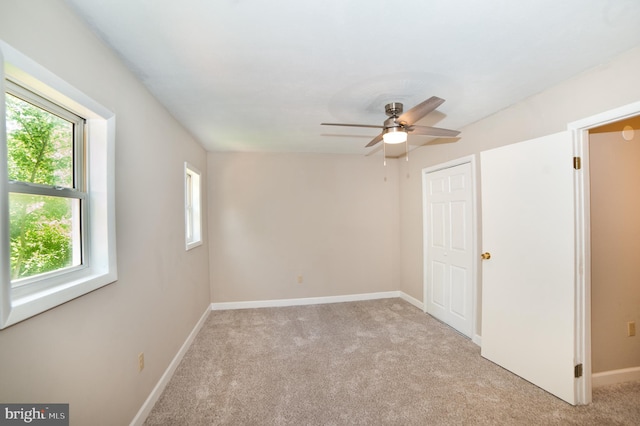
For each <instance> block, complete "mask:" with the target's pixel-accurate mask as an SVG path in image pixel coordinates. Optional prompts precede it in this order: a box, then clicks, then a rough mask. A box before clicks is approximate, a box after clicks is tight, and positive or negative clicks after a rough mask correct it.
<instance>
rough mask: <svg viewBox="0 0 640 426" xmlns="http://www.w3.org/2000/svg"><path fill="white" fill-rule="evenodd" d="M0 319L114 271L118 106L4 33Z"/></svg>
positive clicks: (36, 309) (43, 305)
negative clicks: (99, 99) (90, 93)
mask: <svg viewBox="0 0 640 426" xmlns="http://www.w3.org/2000/svg"><path fill="white" fill-rule="evenodd" d="M0 61H1V66H0V88H1V89H2V90H0V98H1V99H0V116H2V117H3V118H4V119H3V120H1V121H0V328H4V327H7V326H9V325H12V324H15V323H16V322H19V321H22V320H24V319H27V318H29V317H31V316H34V315H36V314H39V313H41V312H44V311H46V310H48V309H51V308H53V307H55V306H58V305H60V304H62V303H65V302H67V301H69V300H71V299H74V298H76V297H79V296H82V295H83V294H86V293H88V292H90V291H93V290H96V289H97V288H99V287H102V286H104V285H106V284H109V283H112V282H114V281H115V280H116V279H117V268H116V251H115V248H116V246H115V204H114V197H115V193H114V186H115V185H114V184H115V180H114V146H115V117H114V115H113V113H111V112H110V111H108V110H107V109H105V108H104V107H102V106H101V105H99V104H98V103H96V102H95V101H93V100H92V99H90V98H89V97H87V96H86V95H84V94H83V93H81V92H80V91H79V90H77V89H76V88H74V87H72V86H70V85H69V84H68V83H66V82H64V81H63V80H61V79H60V78H59V77H57V76H55V75H54V74H52V73H51V72H50V71H48V70H46V69H45V68H43V67H42V66H40V65H38V64H37V63H35V62H33V61H32V60H31V59H29V58H27V57H26V56H24V55H23V54H21V53H20V52H18V51H17V50H15V49H13V48H12V47H11V46H9V45H7V44H6V43H4V42H2V41H0Z"/></svg>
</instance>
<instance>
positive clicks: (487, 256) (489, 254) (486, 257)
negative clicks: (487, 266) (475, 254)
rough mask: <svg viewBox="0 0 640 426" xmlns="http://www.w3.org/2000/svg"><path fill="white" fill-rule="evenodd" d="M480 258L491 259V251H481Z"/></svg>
mask: <svg viewBox="0 0 640 426" xmlns="http://www.w3.org/2000/svg"><path fill="white" fill-rule="evenodd" d="M480 258H481V259H482V260H489V259H491V253H489V252H486V253H482V254H481V255H480Z"/></svg>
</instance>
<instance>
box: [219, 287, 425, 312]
mask: <svg viewBox="0 0 640 426" xmlns="http://www.w3.org/2000/svg"><path fill="white" fill-rule="evenodd" d="M394 297H401V298H403V299H404V300H406V301H407V302H409V303H411V304H414V302H412V301H411V300H409V299H407V298H410V299H413V300H414V301H415V302H417V303H419V304H421V302H419V301H418V300H417V299H414V298H413V297H411V296H408V295H406V294H404V293H403V292H401V291H384V292H379V293H363V294H348V295H344V296H327V297H303V298H298V299H276V300H256V301H248V302H222V303H212V304H211V310H212V311H223V310H228V309H253V308H279V307H283V306H304V305H321V304H326V303H341V302H359V301H363V300H375V299H391V298H394ZM405 297H406V298H405Z"/></svg>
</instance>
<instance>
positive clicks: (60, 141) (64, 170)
mask: <svg viewBox="0 0 640 426" xmlns="http://www.w3.org/2000/svg"><path fill="white" fill-rule="evenodd" d="M6 106H7V153H8V166H9V167H8V168H9V179H11V180H16V181H22V182H30V183H38V184H43V185H52V186H63V187H67V188H73V123H71V122H69V121H67V120H64V119H62V118H60V117H58V116H57V115H54V114H52V113H50V112H48V111H45V110H44V109H42V108H40V107H37V106H35V105H32V104H30V103H28V102H25V101H23V100H22V99H19V98H17V97H15V96H13V95H11V94H9V93H7V96H6Z"/></svg>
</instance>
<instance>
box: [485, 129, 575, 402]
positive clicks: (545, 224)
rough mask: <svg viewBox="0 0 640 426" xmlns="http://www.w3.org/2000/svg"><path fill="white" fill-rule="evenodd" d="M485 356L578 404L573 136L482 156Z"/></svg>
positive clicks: (560, 135)
mask: <svg viewBox="0 0 640 426" xmlns="http://www.w3.org/2000/svg"><path fill="white" fill-rule="evenodd" d="M480 167H481V176H482V182H481V187H482V234H483V243H482V244H483V251H485V252H489V253H490V254H491V258H490V259H488V260H484V261H483V263H482V283H483V284H482V286H483V288H482V352H481V353H482V356H483V357H485V358H487V359H489V360H491V361H493V362H495V363H497V364H499V365H501V366H502V367H504V368H506V369H507V370H510V371H512V372H513V373H515V374H517V375H519V376H521V377H523V378H524V379H526V380H528V381H530V382H531V383H533V384H535V385H537V386H539V387H541V388H543V389H545V390H547V391H548V392H550V393H552V394H554V395H556V396H558V397H559V398H561V399H563V400H565V401H567V402H569V403H571V404H576V392H575V382H574V381H575V378H574V363H575V347H574V342H575V330H574V326H575V316H574V311H575V293H574V289H575V271H576V266H575V265H576V255H575V254H576V253H575V248H576V247H575V213H574V169H573V147H572V137H571V133H570V132H568V131H566V132H561V133H557V134H554V135H549V136H545V137H542V138H538V139H534V140H530V141H525V142H521V143H516V144H512V145H507V146H504V147H500V148H496V149H492V150H489V151H484V152H482V153H481V165H480Z"/></svg>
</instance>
